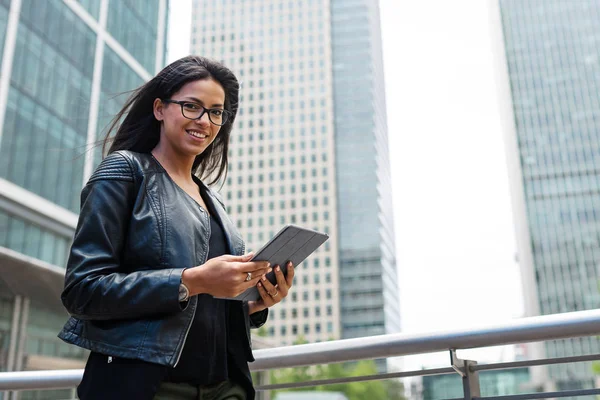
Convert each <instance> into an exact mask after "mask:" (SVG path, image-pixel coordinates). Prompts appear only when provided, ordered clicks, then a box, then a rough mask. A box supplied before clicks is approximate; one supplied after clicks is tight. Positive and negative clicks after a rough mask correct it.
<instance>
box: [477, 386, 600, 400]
mask: <svg viewBox="0 0 600 400" xmlns="http://www.w3.org/2000/svg"><path fill="white" fill-rule="evenodd" d="M593 394H600V389H577V390H563V391H562V392H541V393H524V394H511V395H508V396H489V397H476V399H477V400H524V399H549V398H553V397H571V396H589V395H593Z"/></svg>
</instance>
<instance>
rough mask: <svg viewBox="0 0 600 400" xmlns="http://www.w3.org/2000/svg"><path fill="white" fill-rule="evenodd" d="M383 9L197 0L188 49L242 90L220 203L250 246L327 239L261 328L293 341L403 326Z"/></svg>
mask: <svg viewBox="0 0 600 400" xmlns="http://www.w3.org/2000/svg"><path fill="white" fill-rule="evenodd" d="M376 3H377V2H372V1H368V0H361V1H356V0H352V1H337V0H334V1H331V0H303V1H295V0H279V1H266V0H253V1H234V0H227V1H222V2H218V3H215V2H212V1H207V0H195V1H194V2H193V8H194V9H193V13H192V40H191V48H192V52H193V53H196V54H200V55H204V56H209V57H213V58H215V59H217V60H221V61H223V62H224V63H225V64H226V65H227V66H229V67H231V68H232V69H233V71H234V72H235V73H236V74H237V75H238V77H239V78H240V81H241V92H240V94H241V97H240V112H239V115H238V118H237V120H236V126H235V127H234V130H233V135H232V139H231V147H230V150H231V158H230V160H231V165H230V167H231V168H230V173H229V178H228V182H227V183H226V184H225V185H224V187H223V194H224V197H225V198H226V199H225V201H226V203H227V205H228V206H229V208H230V210H231V215H232V217H233V218H234V219H235V220H236V221H237V223H238V227H239V228H240V231H241V232H242V234H243V235H244V237H245V238H246V239H247V242H248V248H250V249H258V248H260V246H262V245H263V244H264V243H265V242H266V241H267V240H268V239H269V238H270V237H271V236H272V235H273V233H275V232H277V231H278V230H279V229H280V228H281V227H282V226H284V225H285V224H288V223H292V224H297V225H302V226H307V227H309V228H314V229H316V230H320V231H324V232H327V233H329V235H330V239H329V241H328V242H327V243H326V244H325V245H324V246H322V248H320V249H319V250H318V251H317V252H316V253H315V254H314V255H312V256H311V257H310V258H309V259H308V260H307V261H306V262H304V263H303V264H302V265H301V266H300V267H299V270H298V275H297V278H296V283H295V285H296V286H295V287H294V290H293V291H292V293H291V295H290V296H289V297H288V298H287V299H286V300H284V301H283V302H282V304H281V305H278V307H277V309H274V310H273V312H272V313H271V314H270V317H269V323H268V324H267V325H266V327H267V329H268V331H269V333H270V334H271V336H273V337H274V338H275V342H276V343H279V344H292V343H293V342H295V341H297V340H298V339H299V338H300V337H303V338H304V339H306V340H308V341H309V342H314V341H322V340H328V339H330V338H335V339H338V338H347V337H359V336H368V335H377V334H383V333H388V332H398V331H399V330H400V312H399V300H398V287H397V275H396V264H395V250H394V232H393V217H392V205H391V184H390V172H389V160H388V144H387V127H386V111H385V107H386V105H385V95H384V87H383V68H382V57H381V32H380V28H379V10H378V7H377V4H376Z"/></svg>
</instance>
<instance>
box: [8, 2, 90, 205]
mask: <svg viewBox="0 0 600 400" xmlns="http://www.w3.org/2000/svg"><path fill="white" fill-rule="evenodd" d="M34 1H35V0H23V2H22V8H21V15H20V19H19V27H18V32H17V42H16V46H15V53H14V60H13V68H12V71H13V73H12V76H11V82H10V83H11V85H10V89H9V94H8V102H7V108H6V116H5V120H4V126H3V135H2V143H1V147H0V177H2V178H5V179H7V180H9V181H11V182H13V183H16V184H17V185H19V186H22V187H24V188H25V189H27V190H29V191H31V192H33V193H36V194H38V195H40V196H42V197H45V198H47V199H48V200H50V201H52V202H54V203H56V204H58V205H60V206H62V207H64V208H67V209H69V210H71V211H76V210H77V209H78V207H79V204H78V199H79V191H80V190H81V182H82V181H83V176H82V170H83V157H78V155H81V154H82V153H83V150H84V147H85V143H86V132H87V122H88V115H89V98H90V95H91V85H92V82H91V81H92V74H93V60H94V48H95V43H96V35H95V34H94V33H93V32H92V30H91V29H90V28H88V27H87V25H85V24H84V23H83V21H81V20H80V19H79V18H77V17H76V15H75V14H74V13H73V11H71V10H70V9H69V8H68V7H67V6H66V5H65V3H63V2H62V1H60V0H49V1H47V2H40V3H38V6H37V7H33V4H32V3H33V2H34ZM40 7H42V8H44V10H40V9H39V8H40ZM42 11H43V12H42ZM78 152H79V154H78Z"/></svg>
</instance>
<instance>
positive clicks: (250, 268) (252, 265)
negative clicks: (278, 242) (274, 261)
mask: <svg viewBox="0 0 600 400" xmlns="http://www.w3.org/2000/svg"><path fill="white" fill-rule="evenodd" d="M269 265H270V264H269V262H268V261H246V262H240V264H239V266H238V269H239V270H240V271H241V272H252V273H253V274H254V272H255V271H260V270H263V269H264V270H266V269H268V268H269Z"/></svg>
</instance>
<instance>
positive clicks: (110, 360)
mask: <svg viewBox="0 0 600 400" xmlns="http://www.w3.org/2000/svg"><path fill="white" fill-rule="evenodd" d="M111 362H112V356H108V364H110V363H111Z"/></svg>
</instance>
